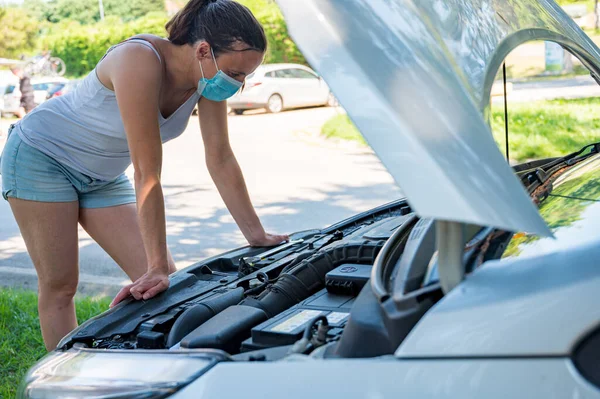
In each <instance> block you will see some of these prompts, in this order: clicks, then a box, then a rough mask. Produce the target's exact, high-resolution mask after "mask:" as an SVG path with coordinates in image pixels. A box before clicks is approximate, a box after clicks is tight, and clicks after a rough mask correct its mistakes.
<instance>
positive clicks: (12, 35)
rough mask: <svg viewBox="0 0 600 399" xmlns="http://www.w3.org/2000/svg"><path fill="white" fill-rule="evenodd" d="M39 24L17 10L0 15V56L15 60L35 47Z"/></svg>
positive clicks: (7, 10) (4, 11) (6, 10)
mask: <svg viewBox="0 0 600 399" xmlns="http://www.w3.org/2000/svg"><path fill="white" fill-rule="evenodd" d="M38 31H39V24H38V23H37V22H36V21H35V20H34V19H32V18H30V17H29V16H28V15H27V13H26V12H25V11H23V10H21V9H18V8H13V7H11V8H7V9H4V10H2V12H1V13H0V56H1V57H6V58H15V57H18V56H19V55H21V54H22V53H24V52H28V51H29V50H31V49H33V47H34V46H35V39H36V36H37V34H38Z"/></svg>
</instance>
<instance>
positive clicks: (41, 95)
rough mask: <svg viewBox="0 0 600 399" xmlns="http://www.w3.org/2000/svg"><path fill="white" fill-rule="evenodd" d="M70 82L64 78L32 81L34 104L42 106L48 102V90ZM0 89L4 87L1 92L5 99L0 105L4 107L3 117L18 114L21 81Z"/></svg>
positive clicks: (1, 110)
mask: <svg viewBox="0 0 600 399" xmlns="http://www.w3.org/2000/svg"><path fill="white" fill-rule="evenodd" d="M68 81H69V80H68V79H66V78H62V77H51V78H33V79H31V84H32V85H33V102H34V103H35V105H36V106H37V105H40V104H41V103H43V102H44V101H46V97H47V96H48V90H50V89H51V88H52V87H54V85H56V84H59V83H66V82H68ZM0 87H4V90H0V94H2V97H3V101H2V103H0V105H2V107H1V108H0V112H2V114H3V115H5V114H15V113H17V112H18V111H19V105H20V103H21V91H20V90H19V81H18V80H17V79H15V80H14V81H10V82H9V83H7V84H6V85H5V86H2V85H0Z"/></svg>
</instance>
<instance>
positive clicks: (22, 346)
mask: <svg viewBox="0 0 600 399" xmlns="http://www.w3.org/2000/svg"><path fill="white" fill-rule="evenodd" d="M109 303H110V299H109V298H102V299H92V298H81V299H77V300H76V301H75V304H76V308H77V320H78V321H79V322H80V323H81V322H83V321H85V320H87V319H89V318H91V317H93V316H95V315H97V314H99V313H101V312H103V311H105V310H107V309H108V304H109ZM45 353H46V349H45V348H44V343H43V341H42V336H41V333H40V326H39V318H38V314H37V295H36V294H35V293H34V292H30V291H21V290H13V289H6V288H5V289H0V359H2V361H1V362H0V398H14V397H15V391H16V388H17V386H18V385H19V382H20V381H21V379H22V378H23V376H24V375H25V372H26V371H27V369H28V368H29V367H31V366H32V365H33V364H34V363H35V362H36V361H37V360H38V359H40V358H41V357H42V356H44V354H45Z"/></svg>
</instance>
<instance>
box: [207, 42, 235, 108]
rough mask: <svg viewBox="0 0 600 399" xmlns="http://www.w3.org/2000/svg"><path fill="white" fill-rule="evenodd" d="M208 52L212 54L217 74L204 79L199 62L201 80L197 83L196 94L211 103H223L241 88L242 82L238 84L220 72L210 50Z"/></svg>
mask: <svg viewBox="0 0 600 399" xmlns="http://www.w3.org/2000/svg"><path fill="white" fill-rule="evenodd" d="M210 52H211V53H212V57H213V61H214V62H215V66H216V67H217V74H216V75H215V76H213V77H212V78H211V79H206V78H205V77H204V70H203V69H202V62H199V64H200V72H202V79H200V80H199V81H198V93H199V94H200V95H201V96H202V97H204V98H206V99H208V100H211V101H225V100H227V99H228V98H230V97H232V96H233V95H234V94H235V93H237V92H238V90H239V89H240V87H242V82H238V81H237V80H235V79H234V78H232V77H231V76H229V75H227V74H226V73H225V72H223V71H222V70H220V69H219V65H217V60H216V59H215V53H213V50H212V48H211V49H210Z"/></svg>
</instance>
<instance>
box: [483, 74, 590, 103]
mask: <svg viewBox="0 0 600 399" xmlns="http://www.w3.org/2000/svg"><path fill="white" fill-rule="evenodd" d="M584 97H600V86H598V83H596V81H595V80H594V79H592V77H590V76H589V75H585V76H576V77H573V78H569V79H550V80H541V81H531V82H515V83H513V90H512V92H510V93H509V94H508V101H509V107H510V103H511V102H531V101H541V100H551V99H554V98H584ZM492 101H493V102H494V104H496V103H498V104H501V103H502V102H503V101H504V100H503V97H501V96H498V97H493V99H492ZM509 109H510V108H509Z"/></svg>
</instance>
